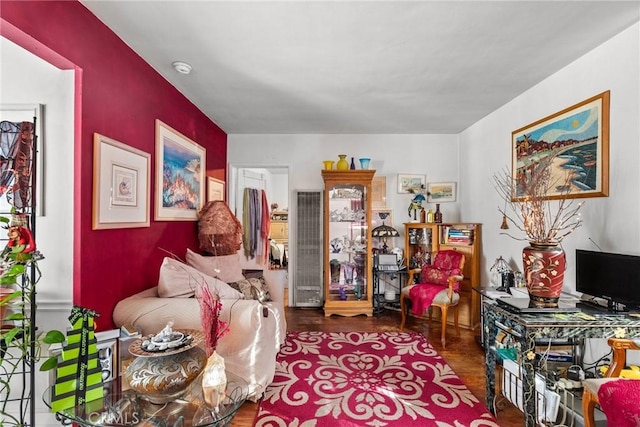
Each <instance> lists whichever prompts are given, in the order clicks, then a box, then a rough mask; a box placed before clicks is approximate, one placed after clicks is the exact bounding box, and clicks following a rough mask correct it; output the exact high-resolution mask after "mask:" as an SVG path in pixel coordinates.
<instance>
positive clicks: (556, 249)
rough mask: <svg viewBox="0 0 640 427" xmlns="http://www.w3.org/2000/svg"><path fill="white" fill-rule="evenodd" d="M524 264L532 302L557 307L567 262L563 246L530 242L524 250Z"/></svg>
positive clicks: (538, 305) (540, 305)
mask: <svg viewBox="0 0 640 427" xmlns="http://www.w3.org/2000/svg"><path fill="white" fill-rule="evenodd" d="M522 264H523V267H524V277H525V282H526V284H527V290H528V291H529V299H530V300H531V304H532V305H533V306H535V307H557V306H558V299H559V298H560V292H561V291H562V283H563V282H564V271H565V269H566V264H567V263H566V257H565V253H564V251H563V250H562V248H561V247H560V246H558V245H557V244H549V243H534V242H530V246H527V247H526V248H524V249H523V250H522Z"/></svg>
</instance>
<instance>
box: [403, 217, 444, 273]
mask: <svg viewBox="0 0 640 427" xmlns="http://www.w3.org/2000/svg"><path fill="white" fill-rule="evenodd" d="M404 247H405V263H406V266H407V268H408V269H414V268H422V266H423V265H425V264H431V258H432V255H433V254H434V252H435V251H437V250H438V224H427V223H420V222H416V223H405V224H404Z"/></svg>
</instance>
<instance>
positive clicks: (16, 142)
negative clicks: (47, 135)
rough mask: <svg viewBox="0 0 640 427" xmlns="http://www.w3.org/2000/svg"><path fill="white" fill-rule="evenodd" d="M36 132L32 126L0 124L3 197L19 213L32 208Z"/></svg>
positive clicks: (0, 167)
mask: <svg viewBox="0 0 640 427" xmlns="http://www.w3.org/2000/svg"><path fill="white" fill-rule="evenodd" d="M33 130H34V126H33V123H31V122H19V123H12V122H8V121H3V122H0V196H2V195H4V194H5V193H6V194H7V200H8V201H9V203H10V204H11V205H12V206H14V207H16V208H18V209H23V208H26V207H31V206H32V205H31V196H32V194H31V173H32V169H31V164H32V159H31V156H32V154H33V153H32V151H33V150H32V147H33Z"/></svg>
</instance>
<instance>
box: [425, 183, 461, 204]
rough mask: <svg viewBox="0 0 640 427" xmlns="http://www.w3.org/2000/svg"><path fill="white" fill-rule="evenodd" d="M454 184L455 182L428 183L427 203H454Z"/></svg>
mask: <svg viewBox="0 0 640 427" xmlns="http://www.w3.org/2000/svg"><path fill="white" fill-rule="evenodd" d="M455 201H456V183H455V182H430V183H429V184H428V185H427V202H428V203H441V202H455Z"/></svg>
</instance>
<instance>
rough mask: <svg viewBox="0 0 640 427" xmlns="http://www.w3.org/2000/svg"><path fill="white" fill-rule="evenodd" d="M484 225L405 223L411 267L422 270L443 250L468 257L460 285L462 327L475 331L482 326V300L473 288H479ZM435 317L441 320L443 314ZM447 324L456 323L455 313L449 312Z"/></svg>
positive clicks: (408, 261) (460, 318)
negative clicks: (454, 320) (453, 251)
mask: <svg viewBox="0 0 640 427" xmlns="http://www.w3.org/2000/svg"><path fill="white" fill-rule="evenodd" d="M481 229H482V225H481V224H477V223H446V224H434V223H407V224H405V233H404V234H405V256H406V260H407V263H408V264H407V265H408V267H409V268H421V267H422V266H423V265H424V264H425V263H427V264H430V263H431V259H432V256H433V254H434V253H435V252H437V251H441V250H447V249H450V250H455V251H460V252H462V253H463V254H464V255H465V258H466V260H465V265H464V269H463V271H462V273H463V275H464V279H463V280H462V283H461V284H460V302H459V316H460V317H459V325H460V326H461V327H463V328H466V329H475V328H476V327H477V326H479V324H480V297H479V295H478V293H477V292H473V289H472V288H473V287H480V286H481V283H480V280H481V279H480V259H481V258H482V251H481V247H480V243H481V242H482V239H481V234H480V233H481ZM433 316H434V317H435V318H436V319H439V316H440V311H439V310H434V311H433ZM447 323H450V324H453V310H450V311H449V314H448V316H447Z"/></svg>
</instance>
